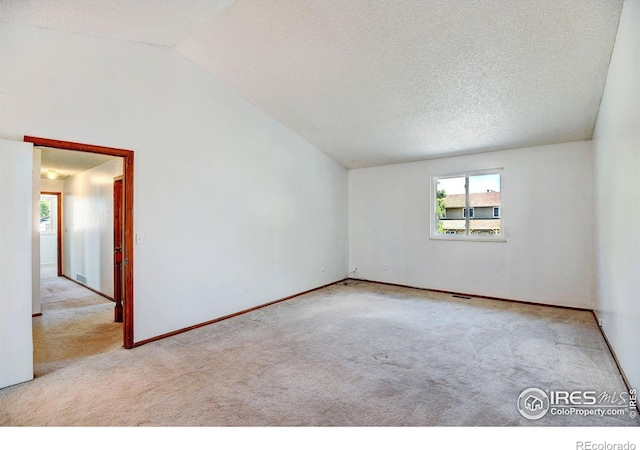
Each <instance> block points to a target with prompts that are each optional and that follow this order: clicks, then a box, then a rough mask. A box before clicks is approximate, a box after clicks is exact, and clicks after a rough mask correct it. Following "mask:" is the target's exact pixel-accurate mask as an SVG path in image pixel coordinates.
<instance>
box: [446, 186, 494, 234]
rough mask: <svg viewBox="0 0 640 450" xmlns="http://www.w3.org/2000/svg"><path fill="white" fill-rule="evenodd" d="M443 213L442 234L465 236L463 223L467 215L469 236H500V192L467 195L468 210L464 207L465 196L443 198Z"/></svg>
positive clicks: (457, 195) (453, 195)
mask: <svg viewBox="0 0 640 450" xmlns="http://www.w3.org/2000/svg"><path fill="white" fill-rule="evenodd" d="M444 204H445V213H444V215H443V217H441V218H440V219H439V220H440V223H441V224H442V232H443V233H445V234H465V229H466V226H465V221H466V219H467V212H468V215H469V234H500V227H501V219H500V215H501V210H500V209H501V198H500V192H495V191H487V192H480V193H470V194H469V209H468V211H467V209H466V205H465V194H452V195H447V196H446V197H444Z"/></svg>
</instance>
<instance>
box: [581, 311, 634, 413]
mask: <svg viewBox="0 0 640 450" xmlns="http://www.w3.org/2000/svg"><path fill="white" fill-rule="evenodd" d="M592 312H593V319H594V320H595V321H596V325H597V326H598V328H599V329H600V334H602V337H603V338H604V341H605V342H606V343H607V347H609V351H610V352H611V356H613V360H614V361H615V362H616V366H618V370H619V371H620V375H621V376H622V381H624V384H625V386H627V391H628V392H631V390H632V389H633V387H632V386H631V383H630V382H629V378H627V375H626V374H625V373H624V370H623V369H622V366H621V365H620V360H619V359H618V355H616V351H615V350H614V349H613V347H612V346H611V342H609V338H608V337H607V333H605V332H604V329H603V328H602V327H601V326H600V323H599V320H598V314H597V313H596V312H595V311H592ZM636 409H637V410H638V412H639V413H640V402H638V401H636Z"/></svg>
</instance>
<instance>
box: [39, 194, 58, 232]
mask: <svg viewBox="0 0 640 450" xmlns="http://www.w3.org/2000/svg"><path fill="white" fill-rule="evenodd" d="M54 198H55V197H53V196H50V195H41V196H40V234H53V233H55V232H56V231H55V226H57V224H56V222H55V220H56V212H57V211H54V208H56V207H57V205H56V204H55V202H54V201H53V199H54Z"/></svg>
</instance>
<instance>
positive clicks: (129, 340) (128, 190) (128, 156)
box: [24, 136, 134, 348]
mask: <svg viewBox="0 0 640 450" xmlns="http://www.w3.org/2000/svg"><path fill="white" fill-rule="evenodd" d="M24 142H30V143H32V144H33V145H34V146H39V147H52V148H56V149H60V150H75V151H80V152H89V153H99V154H102V155H109V156H118V157H120V158H123V159H124V164H123V165H124V180H125V182H124V248H123V252H124V258H125V261H126V262H127V264H125V266H124V269H123V272H124V273H123V278H124V280H123V282H124V283H123V284H124V286H123V294H122V300H123V303H124V317H123V324H122V325H123V326H122V329H123V340H124V347H125V348H133V347H134V340H133V339H134V336H133V267H134V266H133V245H134V238H133V174H134V171H133V161H134V153H133V151H131V150H125V149H121V148H113V147H103V146H100V145H92V144H82V143H79V142H68V141H60V140H56V139H47V138H41V137H35V136H25V137H24Z"/></svg>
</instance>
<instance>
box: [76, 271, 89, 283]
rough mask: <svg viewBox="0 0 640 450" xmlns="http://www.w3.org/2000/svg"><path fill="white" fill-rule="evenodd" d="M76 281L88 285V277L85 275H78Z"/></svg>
mask: <svg viewBox="0 0 640 450" xmlns="http://www.w3.org/2000/svg"><path fill="white" fill-rule="evenodd" d="M76 280H78V281H79V282H80V283H82V284H87V277H86V276H85V275H81V274H79V273H77V274H76Z"/></svg>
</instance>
